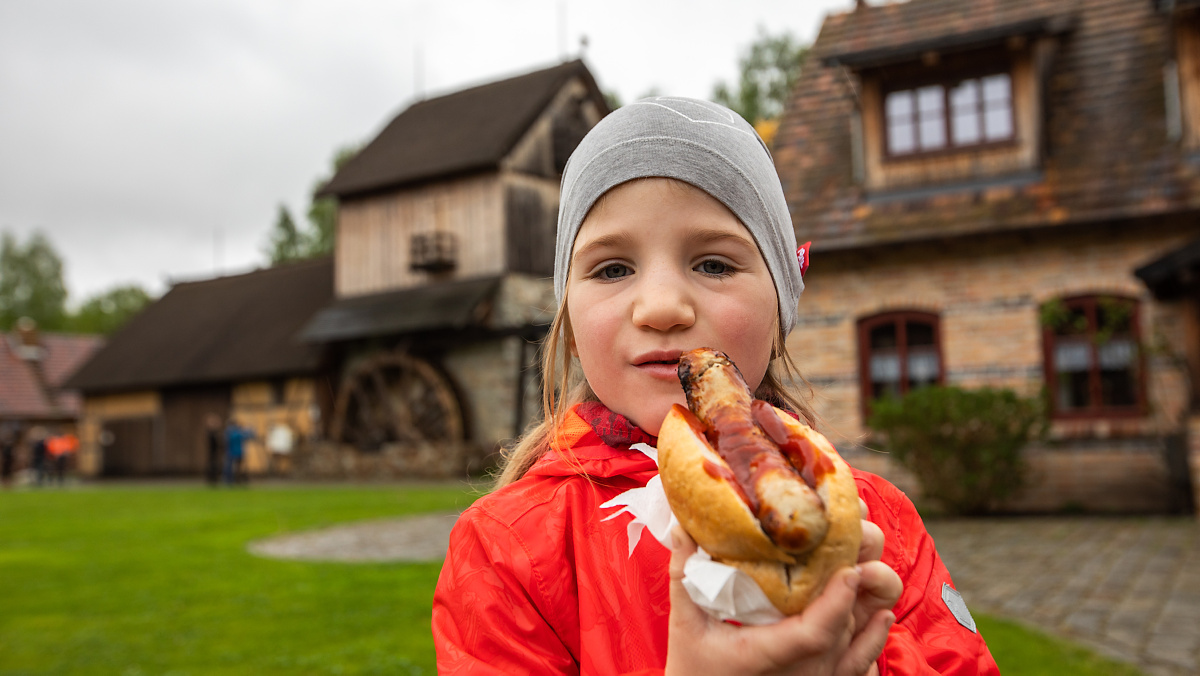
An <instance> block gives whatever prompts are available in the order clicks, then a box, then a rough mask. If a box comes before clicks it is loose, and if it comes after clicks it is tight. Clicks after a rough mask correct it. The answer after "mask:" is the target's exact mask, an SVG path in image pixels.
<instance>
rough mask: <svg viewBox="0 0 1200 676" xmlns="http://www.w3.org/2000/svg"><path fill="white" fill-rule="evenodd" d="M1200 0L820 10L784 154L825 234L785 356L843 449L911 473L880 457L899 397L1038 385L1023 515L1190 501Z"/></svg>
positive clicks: (1199, 473) (777, 147)
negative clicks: (1038, 417) (1045, 419)
mask: <svg viewBox="0 0 1200 676" xmlns="http://www.w3.org/2000/svg"><path fill="white" fill-rule="evenodd" d="M1198 6H1200V3H1196V2H1191V1H1189V2H1182V1H1176V2H1170V1H1169V0H1159V1H1158V2H1153V1H1151V0H909V1H908V2H899V3H890V4H884V5H867V4H866V3H864V2H859V3H857V4H856V6H855V8H854V9H853V10H851V11H847V12H845V13H842V14H836V15H831V16H829V17H828V18H827V19H826V20H825V23H824V25H823V26H822V29H821V32H820V34H819V36H818V38H817V40H816V42H815V43H814V45H813V46H812V51H811V53H810V55H809V60H808V62H807V65H806V66H805V68H804V71H803V72H802V74H801V76H800V78H799V80H798V82H797V85H796V87H795V90H794V92H793V94H792V97H791V99H790V101H789V103H788V106H787V109H786V111H785V113H784V115H783V118H782V119H781V122H780V125H779V129H778V133H777V136H776V138H775V140H774V156H775V160H776V164H777V166H778V168H779V173H780V177H781V180H782V182H783V185H784V190H785V193H786V195H787V198H788V202H789V206H790V208H791V211H792V215H793V221H794V225H795V228H796V232H797V234H798V237H799V240H800V241H801V242H803V241H806V240H812V241H813V264H812V267H811V268H810V270H809V275H808V279H807V280H806V283H807V290H806V292H805V294H804V297H803V299H802V302H801V304H800V313H801V316H800V321H799V324H798V328H797V330H796V331H795V332H794V333H793V334H792V337H791V338H790V340H789V349H790V350H791V352H792V354H793V356H794V357H795V358H796V359H797V362H798V363H799V365H800V367H801V370H802V373H804V374H805V376H806V377H807V378H808V379H809V380H810V381H811V382H812V383H813V385H814V386H815V389H816V391H817V394H818V400H817V407H818V410H819V412H820V414H821V415H822V416H823V417H824V419H825V420H826V422H827V429H828V431H830V432H831V433H832V436H833V437H835V438H836V442H837V443H838V444H839V446H840V447H841V448H842V449H843V450H844V451H845V454H846V456H847V458H848V460H849V461H850V462H851V463H852V464H855V465H858V466H861V467H864V468H867V469H870V470H873V471H878V472H880V473H882V474H885V475H887V476H889V477H891V478H893V479H894V480H895V481H896V482H897V483H898V484H900V485H901V486H902V487H905V488H907V489H914V488H915V486H914V484H913V482H912V480H911V477H907V476H905V475H904V473H903V472H901V471H900V470H899V469H898V468H897V467H896V466H894V464H893V463H892V462H891V461H890V460H888V458H887V457H886V456H885V455H882V454H879V453H877V452H874V451H872V450H869V447H870V445H871V442H870V437H869V431H868V430H867V429H866V428H865V425H864V419H865V415H866V414H867V411H868V410H869V407H870V403H871V400H872V399H873V398H875V397H878V396H882V395H883V394H885V393H889V392H892V393H903V392H906V391H908V390H909V389H911V388H913V387H917V386H919V385H921V384H925V383H935V382H936V383H946V384H955V385H961V386H965V387H975V386H982V385H992V386H1003V387H1010V388H1013V389H1015V390H1017V391H1019V392H1021V393H1024V394H1028V395H1035V394H1038V393H1039V392H1043V391H1044V392H1045V393H1046V395H1047V397H1048V401H1049V402H1050V405H1051V415H1052V426H1051V433H1050V437H1049V439H1048V440H1047V441H1046V442H1045V443H1039V444H1037V445H1034V446H1031V447H1030V448H1029V449H1028V450H1027V457H1028V458H1029V460H1030V463H1031V467H1032V470H1033V473H1032V477H1031V479H1032V482H1031V485H1030V487H1029V489H1028V490H1027V491H1026V492H1025V494H1024V495H1022V496H1020V497H1019V498H1017V499H1015V500H1013V501H1012V502H1011V503H1010V504H1009V505H1007V508H1009V509H1011V510H1014V511H1049V510H1059V509H1064V508H1086V509H1094V510H1124V511H1181V510H1185V509H1188V508H1189V507H1188V506H1189V503H1190V502H1191V500H1192V497H1191V496H1192V490H1191V484H1192V483H1193V481H1200V455H1196V454H1193V455H1194V457H1193V458H1192V463H1193V464H1192V470H1191V473H1192V474H1194V477H1195V478H1192V477H1190V476H1189V467H1188V458H1187V450H1186V443H1185V436H1184V435H1185V433H1186V431H1187V428H1188V420H1189V417H1190V416H1191V415H1192V412H1193V411H1194V410H1195V409H1196V404H1197V398H1196V396H1195V394H1194V393H1196V392H1200V389H1198V388H1197V385H1198V384H1200V370H1198V369H1200V324H1198V323H1197V317H1198V315H1200V312H1198V309H1200V306H1198V305H1197V303H1198V299H1200V295H1198V294H1197V292H1196V291H1195V284H1194V282H1190V281H1188V280H1190V279H1192V277H1191V276H1189V275H1190V268H1189V267H1188V266H1189V265H1190V264H1191V263H1193V262H1194V261H1193V260H1192V259H1190V258H1188V257H1187V252H1188V251H1192V250H1193V249H1195V246H1192V247H1191V248H1189V246H1188V245H1189V244H1191V243H1192V242H1194V241H1195V240H1196V239H1197V238H1198V237H1200V12H1197V11H1196V7H1198ZM1194 253H1195V252H1194V251H1193V254H1194ZM1193 257H1194V256H1193ZM1156 263H1157V264H1158V267H1154V265H1155V264H1156ZM1147 269H1149V270H1150V271H1151V272H1157V273H1159V275H1158V277H1156V278H1154V284H1151V285H1150V286H1148V283H1149V282H1146V281H1143V279H1142V278H1140V277H1139V276H1138V274H1136V273H1137V272H1138V271H1139V270H1142V271H1143V273H1145V270H1147ZM1169 279H1177V281H1178V280H1183V281H1182V282H1179V283H1176V284H1174V285H1172V284H1170V283H1169V281H1164V280H1169ZM1155 284H1157V285H1158V286H1159V287H1162V288H1161V289H1158V288H1154V287H1155ZM1189 284H1190V285H1191V286H1189ZM1163 289H1165V291H1164V290H1163ZM1180 289H1183V290H1180Z"/></svg>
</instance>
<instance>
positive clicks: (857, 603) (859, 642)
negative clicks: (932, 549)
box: [666, 507, 901, 676]
mask: <svg viewBox="0 0 1200 676" xmlns="http://www.w3.org/2000/svg"><path fill="white" fill-rule="evenodd" d="M863 511H864V515H865V511H866V510H865V507H864V509H863ZM868 524H869V522H866V521H864V522H863V539H864V545H863V547H862V549H861V550H860V561H863V563H861V564H860V565H859V567H858V569H857V570H855V569H849V568H847V569H844V570H841V571H838V572H837V573H836V574H835V575H834V576H833V578H831V579H830V580H829V582H828V584H826V586H825V590H824V591H823V592H822V593H821V595H820V596H819V597H817V599H816V600H815V601H813V603H812V604H811V605H809V607H808V608H807V609H805V611H804V612H803V613H802V614H800V615H794V616H791V617H788V618H786V619H784V620H783V621H781V622H779V623H777V624H773V625H768V626H762V627H736V626H734V625H731V624H728V623H725V622H721V621H719V620H717V619H715V618H713V617H712V616H710V615H708V613H706V612H704V610H702V609H701V608H700V607H699V606H697V605H696V604H695V603H693V602H692V599H691V598H690V597H689V596H688V594H687V590H686V589H684V587H683V583H682V580H683V566H684V563H685V562H686V561H687V559H688V557H689V556H691V555H692V553H693V552H695V551H696V544H695V542H693V541H692V539H691V538H690V537H688V535H687V534H686V533H685V532H684V531H683V529H682V528H676V529H675V531H674V533H673V535H674V541H675V548H674V550H673V551H672V553H671V618H670V629H669V632H670V634H669V638H668V643H667V668H666V673H667V674H692V673H705V674H835V675H838V676H841V675H843V674H845V675H851V674H853V675H859V674H875V673H877V670H876V667H875V660H876V659H878V657H879V654H880V653H881V652H882V651H883V645H884V643H885V642H886V641H887V635H888V628H889V627H891V625H892V622H893V621H894V620H895V617H894V616H893V615H892V613H891V610H890V608H891V607H892V606H893V605H894V604H895V602H896V600H897V599H898V598H899V597H900V590H901V583H900V578H899V577H898V576H897V575H896V573H895V571H893V570H892V569H891V568H889V567H888V566H886V565H885V564H883V563H881V562H879V561H878V560H877V559H878V557H879V552H882V550H883V533H882V531H880V530H879V528H878V527H877V526H875V525H874V524H869V525H868ZM870 556H874V557H875V559H876V560H874V561H871V560H864V559H863V557H870Z"/></svg>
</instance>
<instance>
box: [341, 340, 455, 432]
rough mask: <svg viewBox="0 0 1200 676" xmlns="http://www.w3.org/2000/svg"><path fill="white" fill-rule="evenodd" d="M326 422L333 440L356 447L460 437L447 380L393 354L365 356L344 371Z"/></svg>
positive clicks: (418, 362)
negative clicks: (365, 357)
mask: <svg viewBox="0 0 1200 676" xmlns="http://www.w3.org/2000/svg"><path fill="white" fill-rule="evenodd" d="M331 423H332V424H331V426H330V436H331V437H332V438H333V439H334V440H336V441H341V442H343V443H347V444H352V445H354V446H356V447H357V448H359V449H361V450H378V449H379V448H381V447H382V446H383V445H385V444H389V443H399V444H430V443H432V444H437V443H454V442H458V441H462V439H463V415H462V407H461V406H460V405H459V402H458V397H457V396H456V395H455V393H454V388H453V387H451V385H450V382H449V381H448V380H447V379H446V377H445V376H444V375H442V374H441V373H440V372H439V371H438V370H437V369H435V368H434V367H433V366H432V365H431V364H429V362H427V361H425V360H422V359H419V358H417V357H413V356H411V355H408V354H403V353H397V352H390V353H383V354H379V355H375V356H372V357H369V358H368V359H366V360H365V361H363V362H362V363H360V364H358V365H356V366H354V367H353V368H351V369H350V370H349V371H348V372H347V373H346V375H345V376H344V377H343V379H342V385H341V388H340V389H339V391H338V397H337V401H336V402H335V404H334V409H333V419H332V420H331Z"/></svg>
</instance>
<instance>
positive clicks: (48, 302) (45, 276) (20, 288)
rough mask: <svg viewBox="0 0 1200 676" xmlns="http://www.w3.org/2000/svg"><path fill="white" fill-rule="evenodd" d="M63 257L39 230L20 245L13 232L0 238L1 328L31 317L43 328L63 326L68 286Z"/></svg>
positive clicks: (56, 328)
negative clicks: (65, 281)
mask: <svg viewBox="0 0 1200 676" xmlns="http://www.w3.org/2000/svg"><path fill="white" fill-rule="evenodd" d="M62 269H63V264H62V258H61V257H59V255H58V252H56V251H55V250H54V246H53V245H52V244H50V240H49V239H47V238H46V236H45V235H43V234H42V233H40V232H34V233H33V234H32V235H30V236H29V240H28V241H27V242H26V244H25V246H24V247H22V246H21V245H20V243H19V242H18V241H17V239H16V237H14V236H13V235H12V234H10V233H7V232H5V233H4V234H3V236H2V237H0V330H3V331H8V330H10V329H11V328H12V327H13V325H14V324H16V321H17V320H18V319H20V318H21V317H30V318H32V319H33V320H34V321H36V322H37V323H38V326H39V327H41V328H42V329H45V330H50V331H54V330H58V329H61V328H63V326H64V324H65V320H66V316H67V315H66V309H65V308H66V302H67V288H66V286H65V285H64V284H63V273H62Z"/></svg>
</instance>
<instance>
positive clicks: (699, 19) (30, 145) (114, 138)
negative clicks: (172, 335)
mask: <svg viewBox="0 0 1200 676" xmlns="http://www.w3.org/2000/svg"><path fill="white" fill-rule="evenodd" d="M853 5H854V0H790V1H783V0H739V1H738V2H736V3H734V2H727V1H725V2H722V1H719V0H692V1H683V0H680V1H667V0H604V1H603V2H584V1H583V0H458V1H456V2H433V1H417V0H409V1H404V0H395V1H391V2H385V1H383V0H378V1H376V0H338V1H336V2H334V1H333V0H326V1H324V2H316V1H307V0H170V1H168V2H164V1H163V0H105V1H103V2H101V1H97V0H77V1H70V2H68V1H65V0H2V1H0V230H2V231H5V232H9V233H14V234H15V235H17V237H18V238H19V239H20V241H21V242H22V243H24V242H25V241H26V239H27V238H28V236H29V234H30V233H31V232H33V231H34V230H40V231H42V232H43V233H45V234H46V235H48V236H49V238H50V239H51V241H52V243H53V244H54V246H55V247H56V248H57V249H58V251H59V253H60V254H61V255H62V256H63V258H64V260H65V268H66V281H67V286H68V289H69V290H70V293H71V296H70V299H69V302H70V303H72V304H76V303H78V302H80V301H81V300H82V299H84V298H86V297H87V296H90V295H92V294H95V293H97V292H101V291H104V290H107V289H109V288H111V287H113V286H116V285H119V284H126V283H131V282H136V283H140V284H142V285H143V286H145V287H146V288H147V289H148V290H150V291H151V292H152V293H154V294H160V293H162V292H163V291H165V290H166V288H167V285H168V284H169V282H170V280H181V279H197V278H206V277H211V276H214V275H216V274H228V273H235V272H243V271H246V270H250V269H252V268H254V267H257V266H261V265H262V264H263V263H264V260H265V256H264V254H263V248H264V246H265V242H266V239H267V234H268V231H269V229H270V227H271V225H272V224H273V223H274V221H275V217H276V211H277V209H278V205H279V204H281V203H283V204H286V205H287V206H288V207H289V208H290V209H291V210H292V212H293V214H294V215H295V216H296V217H297V219H298V220H300V219H302V218H303V214H304V212H305V210H306V208H307V204H308V193H309V191H310V190H311V188H312V185H313V184H314V182H315V181H316V180H317V179H318V178H320V177H324V176H326V172H327V171H328V169H329V165H330V159H331V158H332V156H333V153H334V151H335V150H336V149H337V148H339V147H342V146H345V145H348V144H358V143H362V142H365V141H368V140H370V139H371V138H372V137H373V136H374V134H375V133H377V132H378V131H379V130H380V129H381V128H382V127H383V125H385V124H386V123H387V122H388V121H389V120H390V119H391V118H392V117H394V116H395V115H396V114H397V113H399V112H400V111H401V110H403V109H404V108H405V107H406V106H407V105H408V104H409V103H411V102H412V101H413V100H414V99H415V97H418V96H421V95H424V96H433V95H437V94H439V93H445V92H448V91H453V90H455V89H459V88H462V87H465V86H470V85H473V84H478V83H482V82H487V81H490V80H496V79H501V78H503V77H507V76H510V75H515V74H520V73H522V72H527V71H530V70H534V69H537V68H540V67H544V66H549V65H553V64H554V63H557V62H558V61H560V60H561V59H562V57H563V54H564V47H565V49H566V52H567V53H568V54H569V55H570V56H575V55H577V54H578V53H579V50H580V36H582V35H586V36H587V41H588V46H587V48H586V52H585V53H584V58H585V60H586V62H587V63H588V65H589V67H590V68H591V69H592V72H593V74H594V75H595V77H596V79H597V81H598V82H599V83H600V86H601V87H602V88H603V89H605V90H612V91H615V92H617V93H618V95H619V96H620V97H621V98H622V99H623V100H625V101H629V100H631V99H634V98H636V97H637V96H639V95H641V94H644V93H646V92H647V91H649V90H650V89H651V88H657V89H658V90H659V91H660V92H662V93H664V94H673V95H681V96H696V97H705V98H707V97H708V96H709V95H710V94H711V91H712V86H713V84H714V83H715V82H716V81H718V80H734V79H735V77H736V64H737V58H738V55H739V54H740V53H741V52H742V51H743V50H744V49H745V48H746V47H747V46H748V45H749V44H750V43H751V42H752V41H753V40H754V38H755V36H756V32H757V29H758V27H759V26H761V27H764V28H765V29H766V30H767V31H768V32H770V33H773V34H775V33H781V32H784V31H788V32H791V33H792V34H793V35H794V36H796V37H797V38H800V39H801V40H803V41H805V42H811V41H812V40H813V38H815V37H816V34H817V31H818V30H819V28H820V23H821V20H822V18H823V17H824V16H825V14H826V13H828V12H841V11H846V10H848V9H850V8H851V7H853ZM564 27H565V30H564Z"/></svg>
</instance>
